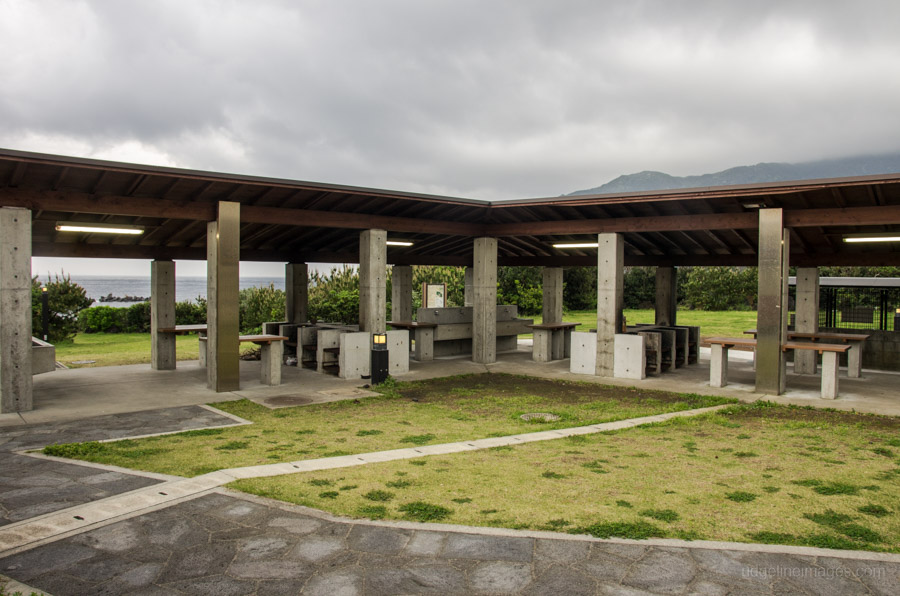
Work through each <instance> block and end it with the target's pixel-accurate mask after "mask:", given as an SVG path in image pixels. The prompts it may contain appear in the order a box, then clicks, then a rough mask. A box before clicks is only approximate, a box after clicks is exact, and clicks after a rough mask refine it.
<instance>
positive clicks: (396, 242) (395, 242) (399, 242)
mask: <svg viewBox="0 0 900 596" xmlns="http://www.w3.org/2000/svg"><path fill="white" fill-rule="evenodd" d="M385 244H387V245H388V246H412V245H413V243H412V242H408V241H406V240H388V241H387V242H385Z"/></svg>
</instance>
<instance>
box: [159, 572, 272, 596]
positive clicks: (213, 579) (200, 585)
mask: <svg viewBox="0 0 900 596" xmlns="http://www.w3.org/2000/svg"><path fill="white" fill-rule="evenodd" d="M162 587H163V588H171V589H173V590H180V591H183V592H185V593H187V594H191V595H192V596H242V595H244V594H253V593H255V592H256V582H252V581H244V580H241V579H234V578H233V577H228V576H225V575H210V576H207V577H201V578H198V579H193V580H190V581H180V582H171V583H168V584H165V585H163V586H162Z"/></svg>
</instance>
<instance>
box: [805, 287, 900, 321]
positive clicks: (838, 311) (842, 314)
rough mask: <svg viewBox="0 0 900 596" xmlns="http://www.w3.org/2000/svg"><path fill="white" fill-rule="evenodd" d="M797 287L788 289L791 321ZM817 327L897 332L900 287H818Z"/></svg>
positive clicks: (899, 313) (899, 315)
mask: <svg viewBox="0 0 900 596" xmlns="http://www.w3.org/2000/svg"><path fill="white" fill-rule="evenodd" d="M795 296H796V288H795V287H794V286H791V287H790V293H789V298H788V300H789V306H790V312H791V318H790V320H791V322H792V323H793V321H794V316H793V315H794V313H795V310H794V309H795ZM819 327H827V328H830V329H874V330H881V331H900V288H864V287H841V286H820V287H819Z"/></svg>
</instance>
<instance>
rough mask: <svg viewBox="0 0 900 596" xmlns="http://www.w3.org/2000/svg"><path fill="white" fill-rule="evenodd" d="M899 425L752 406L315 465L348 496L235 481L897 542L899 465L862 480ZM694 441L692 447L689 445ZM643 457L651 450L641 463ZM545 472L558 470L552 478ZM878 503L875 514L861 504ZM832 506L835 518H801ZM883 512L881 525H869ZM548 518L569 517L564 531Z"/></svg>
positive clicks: (316, 502)
mask: <svg viewBox="0 0 900 596" xmlns="http://www.w3.org/2000/svg"><path fill="white" fill-rule="evenodd" d="M529 393H534V391H533V390H532V389H529ZM425 399H426V400H427V399H428V398H427V397H425ZM534 411H539V410H537V409H535V410H534ZM723 422H725V423H727V424H723ZM341 424H345V423H344V422H341ZM364 428H372V427H371V426H366V427H364ZM896 431H900V421H898V420H897V419H895V418H888V417H878V416H870V415H860V414H854V413H843V412H824V411H817V410H811V409H805V408H791V407H782V406H772V405H771V404H747V405H739V406H733V407H729V408H727V409H725V410H721V411H719V412H717V413H715V414H712V415H705V416H699V417H692V418H687V419H684V418H683V419H679V420H678V421H677V422H674V421H673V422H672V423H664V424H657V425H647V426H642V427H634V428H629V429H625V430H622V431H616V432H610V433H598V434H590V435H583V436H582V437H583V439H584V440H583V441H581V442H580V443H579V444H578V447H577V449H573V448H572V445H571V443H570V442H569V441H567V440H566V439H560V440H554V441H546V442H541V443H530V444H525V445H517V446H515V447H509V448H506V449H503V450H493V449H485V450H479V451H469V452H464V453H459V454H452V455H436V456H428V457H425V458H422V459H421V460H417V461H427V462H428V465H425V466H412V465H408V464H407V462H406V461H398V462H386V463H381V464H372V465H368V466H360V467H354V468H352V469H347V468H342V469H339V470H332V471H327V472H317V473H316V476H317V477H323V478H325V477H327V478H332V479H334V480H335V481H337V479H338V478H342V479H343V480H341V481H340V483H344V484H346V483H348V482H349V483H352V484H357V485H359V489H357V490H355V491H350V492H344V493H341V496H340V498H338V499H320V498H318V496H317V493H318V492H319V491H314V490H306V491H304V490H302V486H301V485H300V484H298V483H297V480H296V476H285V477H279V478H260V479H257V480H249V481H241V482H239V483H235V484H233V485H232V486H233V487H235V488H239V489H242V490H247V491H248V492H255V493H258V494H259V493H264V494H268V495H277V496H276V498H282V499H286V500H289V501H293V502H297V503H301V504H303V505H309V506H312V507H318V508H322V509H326V510H328V511H332V512H334V513H336V514H343V515H351V516H352V515H359V508H360V507H361V506H365V505H367V504H368V505H372V504H373V503H372V502H371V501H369V500H368V499H366V498H365V497H364V496H363V495H364V494H366V493H367V491H372V490H383V489H384V488H385V481H386V480H397V478H396V473H397V472H404V473H406V475H405V476H403V477H402V478H403V480H408V481H410V482H412V483H413V485H411V486H410V487H407V488H396V489H395V488H390V490H391V491H394V492H395V494H396V496H395V497H394V498H393V500H392V501H391V502H392V503H409V502H416V501H419V502H424V503H430V504H433V505H438V506H441V507H444V508H446V509H449V510H451V511H452V513H451V514H449V516H448V517H446V518H445V519H442V520H441V521H443V522H446V523H454V524H464V525H478V526H494V527H507V528H529V529H534V530H552V529H564V530H565V531H572V532H581V533H590V534H594V535H600V536H626V537H642V536H643V537H649V536H666V537H672V538H683V539H685V540H723V541H756V542H774V543H782V544H796V545H810V546H826V547H830V548H854V549H867V550H876V551H891V552H900V515H898V513H897V512H896V505H895V504H896V503H897V502H900V482H896V481H895V479H896V478H897V475H894V474H892V473H891V474H889V475H888V476H889V478H886V479H885V480H884V481H883V482H880V485H881V489H880V490H878V491H871V490H867V489H865V488H864V485H866V483H872V484H869V485H868V486H872V487H874V486H877V485H876V484H874V483H873V481H874V478H875V477H876V476H878V475H879V474H883V473H885V472H886V470H885V460H884V459H883V458H882V457H880V456H877V455H875V454H873V453H872V452H871V449H872V445H873V444H875V445H877V444H879V442H881V443H882V444H883V436H884V435H885V434H886V433H890V432H896ZM405 434H408V433H401V434H400V435H399V436H404V435H405ZM415 434H420V433H418V432H417V433H415ZM435 434H437V433H435ZM741 434H742V435H747V436H749V438H747V439H740V443H739V444H740V446H741V451H748V452H752V453H755V454H757V455H756V456H754V457H752V458H744V459H739V458H737V457H733V454H734V451H732V452H731V453H730V454H729V455H730V456H729V455H723V453H722V452H721V451H720V449H722V446H723V445H734V444H735V443H736V441H738V439H737V436H738V435H741ZM876 438H877V439H876ZM685 443H693V445H692V447H694V449H695V450H693V451H689V450H687V449H684V448H682V447H683V446H684V444H685ZM808 444H813V445H815V444H822V445H828V446H829V447H828V448H829V449H831V450H833V451H831V452H830V455H832V456H834V457H839V458H841V459H844V460H847V461H848V462H851V463H852V465H848V466H826V465H824V464H819V465H817V466H816V467H815V468H811V467H810V461H809V459H807V458H797V457H793V454H795V453H796V452H797V450H798V449H801V448H802V446H803V445H808ZM635 453H645V454H649V455H650V457H642V458H640V459H634V458H633V454H635ZM636 462H639V465H638V464H637V463H636ZM410 463H411V462H410ZM629 464H630V466H629ZM597 469H602V470H604V471H605V472H606V473H603V474H597V473H595V470H597ZM811 469H815V470H816V472H815V474H816V475H815V476H814V477H810V470H811ZM890 469H893V468H892V467H891V468H890ZM439 470H440V471H439ZM545 471H548V472H552V473H553V476H551V478H548V479H547V480H546V481H542V480H543V477H542V476H541V475H542V474H543V472H545ZM555 475H559V476H562V478H556V477H554V476H555ZM874 482H877V481H874ZM338 485H339V484H335V486H338ZM847 485H849V486H852V487H857V489H858V490H857V492H856V493H854V491H853V490H852V489H851V490H847V488H846V486H847ZM448 487H452V489H450V490H448ZM816 488H824V493H825V494H823V493H821V492H816V490H815V489H816ZM320 490H324V489H320ZM726 495H728V496H731V497H732V498H734V499H736V500H737V502H735V503H734V505H731V503H728V504H727V505H728V506H730V507H731V508H732V509H731V510H728V509H727V507H726V508H725V509H724V510H723V501H724V500H726V499H727V498H728V497H727V496H726ZM751 497H752V499H753V500H752V501H751V500H750V499H751ZM732 502H734V501H732ZM376 504H381V503H376ZM798 505H800V507H798ZM870 506H872V507H874V508H873V509H871V511H872V514H871V515H870V514H868V513H864V511H860V508H865V511H869V510H870V509H869V507H870ZM878 508H882V509H883V511H882V509H878ZM386 509H387V512H386V514H385V515H386V519H406V516H405V515H404V513H403V512H401V511H399V510H398V509H397V507H396V506H388V507H387V508H386ZM828 510H831V511H832V512H834V515H835V516H837V517H833V518H829V517H827V516H826V517H813V518H810V517H804V515H803V514H804V513H809V514H810V515H812V516H815V515H823V514H824V513H825V512H827V511H828ZM667 511H671V512H673V513H677V516H678V517H677V518H675V517H674V516H673V515H671V514H669V513H667ZM878 515H881V517H878ZM874 519H877V520H878V524H877V526H875V524H867V523H866V521H865V520H874ZM552 520H565V521H566V522H568V525H565V526H562V525H561V524H559V525H558V527H555V526H554V525H553V524H551V521H552ZM820 521H828V522H830V523H831V522H833V523H831V525H824V524H822V523H817V522H820ZM867 526H870V527H867ZM785 528H790V530H789V532H785Z"/></svg>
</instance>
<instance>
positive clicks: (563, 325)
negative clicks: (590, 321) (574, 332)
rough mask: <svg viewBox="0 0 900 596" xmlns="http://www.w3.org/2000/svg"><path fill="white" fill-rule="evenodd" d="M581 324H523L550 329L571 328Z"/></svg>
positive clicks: (533, 327)
mask: <svg viewBox="0 0 900 596" xmlns="http://www.w3.org/2000/svg"><path fill="white" fill-rule="evenodd" d="M578 325H581V323H540V324H538V325H525V326H526V327H529V328H531V329H550V330H551V331H552V330H554V329H571V328H573V327H577V326H578Z"/></svg>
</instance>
